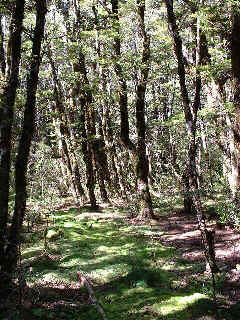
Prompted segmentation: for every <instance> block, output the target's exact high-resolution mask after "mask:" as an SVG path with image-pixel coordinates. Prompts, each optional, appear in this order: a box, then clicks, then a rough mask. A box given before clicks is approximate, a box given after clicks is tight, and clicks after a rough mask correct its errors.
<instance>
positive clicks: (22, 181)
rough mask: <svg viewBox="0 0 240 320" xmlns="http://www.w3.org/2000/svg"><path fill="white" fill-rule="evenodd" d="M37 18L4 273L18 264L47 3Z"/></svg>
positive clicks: (41, 5) (38, 3)
mask: <svg viewBox="0 0 240 320" xmlns="http://www.w3.org/2000/svg"><path fill="white" fill-rule="evenodd" d="M36 9H37V17H36V25H35V30H34V36H33V45H32V61H31V67H30V72H29V75H28V79H27V100H26V104H25V109H24V120H23V128H22V133H21V137H20V141H19V146H18V153H17V159H16V164H15V190H16V196H15V207H14V215H13V219H12V223H11V228H10V236H9V245H8V247H7V252H6V257H5V264H4V267H3V269H5V270H6V271H9V270H10V271H13V270H14V269H15V267H16V264H17V257H18V250H17V247H18V244H19V242H20V232H21V227H22V223H23V219H24V215H25V209H26V200H27V165H28V158H29V153H30V147H31V142H32V138H33V134H34V129H35V121H34V120H35V111H36V109H35V106H36V91H37V84H38V74H39V67H40V63H41V56H40V53H41V44H42V40H43V37H44V26H45V15H46V13H47V6H46V0H42V1H36Z"/></svg>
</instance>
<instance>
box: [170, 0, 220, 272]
mask: <svg viewBox="0 0 240 320" xmlns="http://www.w3.org/2000/svg"><path fill="white" fill-rule="evenodd" d="M164 2H165V4H166V8H167V15H168V24H169V28H170V30H171V33H172V37H173V42H174V51H175V55H176V57H177V63H178V76H179V81H180V88H181V96H182V101H183V107H184V115H185V121H186V127H187V135H188V162H187V177H188V179H189V185H190V192H191V194H192V197H193V204H194V208H195V210H196V216H197V220H198V228H199V230H200V232H201V237H202V244H203V248H204V253H205V258H206V262H207V263H208V264H209V266H210V269H211V272H212V273H215V272H216V271H218V267H217V264H216V260H215V255H213V254H212V248H213V236H214V235H213V234H212V237H209V236H208V233H209V231H208V230H207V227H206V222H205V216H204V214H203V211H202V208H201V201H200V196H199V188H198V174H197V168H196V121H197V115H198V110H199V106H200V93H201V78H200V75H199V72H198V71H197V70H196V78H195V96H194V101H193V104H192V107H191V105H190V99H189V96H188V90H187V86H186V72H185V66H184V61H183V52H182V39H181V37H180V35H179V31H178V27H177V24H176V17H175V14H174V11H173V1H172V0H164ZM201 39H203V38H201V37H200V28H199V22H198V21H197V37H196V43H197V47H196V67H198V66H199V64H200V63H201V61H203V57H202V56H201V52H204V50H201Z"/></svg>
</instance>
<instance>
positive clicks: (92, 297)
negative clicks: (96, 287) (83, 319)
mask: <svg viewBox="0 0 240 320" xmlns="http://www.w3.org/2000/svg"><path fill="white" fill-rule="evenodd" d="M77 275H78V277H79V282H80V284H81V285H83V286H84V287H85V288H86V289H87V290H88V293H89V298H90V300H91V302H92V304H94V305H95V306H96V308H97V310H98V311H99V312H100V313H101V315H102V317H103V319H104V320H108V319H107V317H106V315H105V313H104V310H103V308H102V307H101V306H100V304H99V302H98V300H97V298H96V297H95V294H94V291H93V289H92V287H91V286H90V284H89V282H88V280H87V279H86V278H85V277H84V275H83V274H82V273H81V272H79V271H78V272H77Z"/></svg>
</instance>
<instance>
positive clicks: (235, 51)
mask: <svg viewBox="0 0 240 320" xmlns="http://www.w3.org/2000/svg"><path fill="white" fill-rule="evenodd" d="M232 10H233V14H232V34H231V62H232V91H233V103H234V109H235V123H234V128H233V133H234V145H235V152H234V159H233V160H234V163H235V168H236V174H235V177H234V178H235V179H234V180H235V181H234V185H235V190H236V192H235V199H234V200H235V204H236V212H239V209H240V56H239V50H240V32H239V30H240V14H239V8H238V7H235V6H233V9H232Z"/></svg>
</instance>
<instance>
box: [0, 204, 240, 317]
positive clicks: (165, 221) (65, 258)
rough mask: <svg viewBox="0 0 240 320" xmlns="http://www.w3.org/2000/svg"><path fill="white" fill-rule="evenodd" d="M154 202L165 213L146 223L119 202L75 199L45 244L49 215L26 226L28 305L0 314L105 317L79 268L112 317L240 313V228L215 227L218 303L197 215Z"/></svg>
mask: <svg viewBox="0 0 240 320" xmlns="http://www.w3.org/2000/svg"><path fill="white" fill-rule="evenodd" d="M154 210H155V213H156V215H157V216H158V217H159V220H157V221H156V220H151V221H150V222H148V223H146V221H139V220H136V219H132V218H131V215H130V214H129V211H128V209H127V208H126V206H125V205H124V204H120V203H112V204H108V205H105V204H102V205H100V208H99V210H97V211H92V210H91V209H90V208H89V207H88V206H85V207H82V208H77V207H74V206H73V205H72V203H71V202H70V201H68V202H65V203H63V204H62V205H61V206H58V207H56V208H55V209H54V210H53V211H52V212H51V215H50V217H49V219H50V220H51V221H50V220H49V221H48V235H49V238H50V239H48V240H47V243H46V244H45V246H44V239H43V233H44V230H46V226H45V225H44V224H43V222H39V223H38V224H36V225H35V226H34V227H33V229H32V230H30V232H28V233H26V234H25V242H24V244H23V245H22V261H21V266H22V272H23V275H24V277H25V278H26V281H27V285H26V286H25V288H24V289H23V290H22V291H21V305H22V307H21V308H14V306H15V305H16V301H15V304H14V302H13V305H12V310H11V312H10V313H11V314H10V313H9V311H7V312H6V313H5V314H3V316H2V317H1V315H0V319H16V320H17V319H24V320H25V319H26V320H28V319H29V320H30V319H31V320H34V319H36V320H38V319H46V320H47V319H53V320H60V319H62V320H64V319H65V320H66V319H76V320H95V319H96V320H97V319H103V317H102V315H101V313H99V311H98V309H97V307H96V306H94V305H93V304H92V301H91V299H90V298H89V292H88V290H87V289H86V288H84V287H83V286H81V284H80V282H79V278H78V276H77V272H81V274H82V275H83V276H84V278H85V279H87V281H88V283H89V284H90V286H91V287H92V289H93V291H94V296H95V297H96V298H97V300H98V302H99V304H100V305H101V306H102V308H103V310H104V312H105V316H106V319H108V320H110V319H112V320H113V319H114V320H116V319H119V320H121V319H122V320H126V319H136V320H137V319H139V320H141V319H149V320H150V319H152V320H160V319H161V320H167V319H169V320H170V319H172V320H191V319H198V320H200V319H201V320H203V319H206V320H207V319H208V320H210V319H212V320H214V319H222V320H223V319H229V320H232V319H236V320H237V319H240V303H239V301H240V241H239V240H240V234H239V233H238V232H236V230H233V229H232V228H230V227H228V226H224V227H223V228H221V229H220V230H216V258H217V263H218V266H219V267H220V269H221V272H220V273H219V274H217V275H216V291H217V303H215V302H214V301H213V291H212V282H211V275H210V274H209V273H208V272H205V263H204V257H203V252H202V248H201V241H200V234H199V231H198V230H197V224H196V220H195V218H194V217H190V216H187V215H184V214H183V212H182V211H181V210H179V209H178V208H175V207H174V206H170V207H167V206H166V205H164V203H162V204H159V203H158V202H155V209H154ZM208 223H209V226H213V225H214V223H215V222H214V220H209V222H208ZM16 297H17V295H15V298H14V299H19V297H18V298H16ZM14 299H12V301H13V300H14ZM10 309H11V308H9V310H10Z"/></svg>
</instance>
